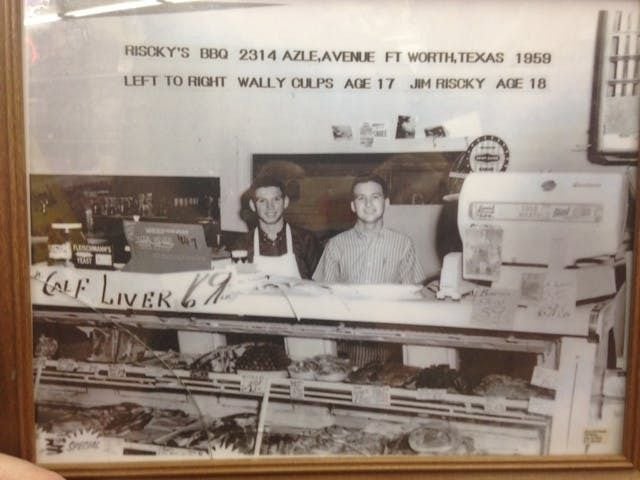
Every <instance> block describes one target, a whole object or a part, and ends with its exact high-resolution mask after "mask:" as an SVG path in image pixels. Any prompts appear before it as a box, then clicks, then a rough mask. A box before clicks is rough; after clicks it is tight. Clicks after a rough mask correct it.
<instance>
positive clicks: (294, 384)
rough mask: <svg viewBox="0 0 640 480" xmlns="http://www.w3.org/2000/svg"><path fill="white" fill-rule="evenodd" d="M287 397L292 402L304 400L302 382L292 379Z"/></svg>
mask: <svg viewBox="0 0 640 480" xmlns="http://www.w3.org/2000/svg"><path fill="white" fill-rule="evenodd" d="M289 395H291V398H292V399H294V400H303V399H304V380H301V379H299V378H292V379H291V380H290V383H289Z"/></svg>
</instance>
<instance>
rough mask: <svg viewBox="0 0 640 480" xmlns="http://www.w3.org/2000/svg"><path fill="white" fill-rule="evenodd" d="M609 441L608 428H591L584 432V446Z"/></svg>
mask: <svg viewBox="0 0 640 480" xmlns="http://www.w3.org/2000/svg"><path fill="white" fill-rule="evenodd" d="M608 441H609V430H607V429H606V428H591V429H587V430H585V431H584V444H585V445H591V444H594V443H607V442H608Z"/></svg>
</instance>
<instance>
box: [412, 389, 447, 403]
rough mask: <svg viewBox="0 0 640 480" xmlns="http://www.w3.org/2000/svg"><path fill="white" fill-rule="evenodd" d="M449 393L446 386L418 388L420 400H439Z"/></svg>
mask: <svg viewBox="0 0 640 480" xmlns="http://www.w3.org/2000/svg"><path fill="white" fill-rule="evenodd" d="M446 395H447V389H446V388H419V389H418V390H416V398H417V399H418V400H437V401H442V400H444V398H445V397H446Z"/></svg>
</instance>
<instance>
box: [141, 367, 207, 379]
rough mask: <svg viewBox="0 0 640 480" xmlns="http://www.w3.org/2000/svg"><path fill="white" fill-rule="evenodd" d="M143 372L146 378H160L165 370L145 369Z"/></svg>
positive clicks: (158, 368)
mask: <svg viewBox="0 0 640 480" xmlns="http://www.w3.org/2000/svg"><path fill="white" fill-rule="evenodd" d="M145 372H146V374H147V376H148V377H153V378H160V377H162V376H164V374H165V372H166V370H165V369H164V368H162V367H147V368H146V369H145ZM206 378H207V379H208V378H209V374H208V373H207V376H206Z"/></svg>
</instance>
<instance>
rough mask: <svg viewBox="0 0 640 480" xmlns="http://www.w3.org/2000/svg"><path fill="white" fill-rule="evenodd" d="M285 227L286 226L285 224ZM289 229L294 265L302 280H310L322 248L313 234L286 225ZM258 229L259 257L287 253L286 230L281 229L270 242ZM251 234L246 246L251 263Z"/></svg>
mask: <svg viewBox="0 0 640 480" xmlns="http://www.w3.org/2000/svg"><path fill="white" fill-rule="evenodd" d="M285 225H287V224H285ZM288 225H289V227H290V228H291V241H292V242H293V254H294V255H295V257H296V264H297V265H298V271H299V272H300V276H301V277H302V278H307V279H310V278H311V275H312V274H313V271H314V270H315V268H316V265H318V260H320V255H322V248H321V247H320V243H319V242H318V240H317V239H316V237H315V236H314V235H313V233H311V232H309V231H308V230H304V229H302V228H298V227H294V226H293V225H291V224H288ZM256 228H258V243H259V246H260V255H264V256H267V257H279V256H281V255H284V254H285V253H287V236H286V233H285V232H286V228H284V227H283V228H282V230H280V231H279V232H278V234H277V235H276V238H275V240H271V239H270V238H269V237H268V236H267V234H266V233H264V232H263V231H262V230H261V229H260V228H259V227H256ZM253 232H254V230H251V231H250V232H249V234H248V237H247V240H246V245H247V251H248V253H249V261H250V262H253Z"/></svg>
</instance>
